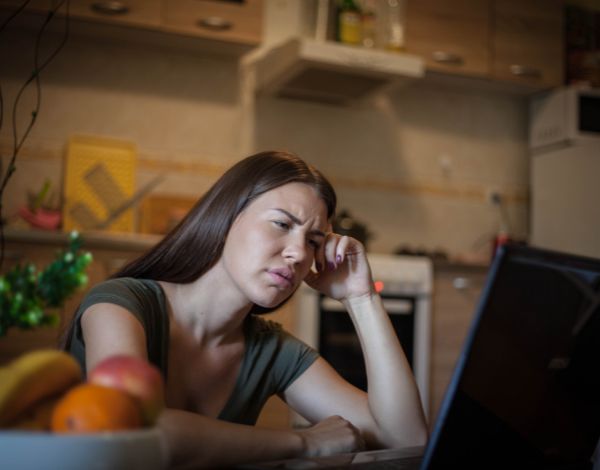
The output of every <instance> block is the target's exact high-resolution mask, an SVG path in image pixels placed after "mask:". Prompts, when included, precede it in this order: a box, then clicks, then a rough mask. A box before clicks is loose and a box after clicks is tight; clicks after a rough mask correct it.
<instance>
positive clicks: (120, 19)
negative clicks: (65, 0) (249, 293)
mask: <svg viewBox="0 0 600 470" xmlns="http://www.w3.org/2000/svg"><path fill="white" fill-rule="evenodd" d="M70 12H71V15H73V16H74V17H78V18H88V19H95V20H99V21H102V22H111V23H112V22H114V23H123V24H128V25H134V26H141V27H144V26H147V27H152V28H157V27H159V26H160V20H161V14H160V12H161V0H116V1H114V0H94V1H91V0H71V7H70Z"/></svg>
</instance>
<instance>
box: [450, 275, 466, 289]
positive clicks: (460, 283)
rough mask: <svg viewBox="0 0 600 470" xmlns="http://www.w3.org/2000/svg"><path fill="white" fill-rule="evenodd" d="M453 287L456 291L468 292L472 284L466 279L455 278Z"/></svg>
mask: <svg viewBox="0 0 600 470" xmlns="http://www.w3.org/2000/svg"><path fill="white" fill-rule="evenodd" d="M452 285H453V286H454V288H455V289H456V290H466V289H468V288H469V287H471V282H470V281H469V279H468V278H466V277H455V278H454V280H453V281H452Z"/></svg>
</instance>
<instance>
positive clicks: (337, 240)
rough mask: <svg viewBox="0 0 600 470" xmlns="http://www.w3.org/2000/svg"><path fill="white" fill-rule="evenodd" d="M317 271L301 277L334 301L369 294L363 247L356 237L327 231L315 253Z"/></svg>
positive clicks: (367, 270) (371, 284) (368, 275)
mask: <svg viewBox="0 0 600 470" xmlns="http://www.w3.org/2000/svg"><path fill="white" fill-rule="evenodd" d="M315 266H316V267H317V272H315V271H312V270H311V271H309V273H308V275H307V276H306V278H305V279H304V280H305V282H306V283H307V284H308V285H309V286H310V287H312V288H313V289H316V290H318V291H319V292H321V293H322V294H325V295H326V296H328V297H331V298H333V299H337V300H344V299H351V298H356V297H362V296H367V295H370V294H372V292H373V280H372V278H371V269H370V267H369V262H368V261H367V256H366V252H365V247H364V246H363V244H362V243H360V242H359V241H358V240H356V239H354V238H351V237H348V236H342V235H338V234H336V233H328V234H327V235H326V236H325V240H324V241H323V246H322V247H321V248H320V249H319V250H318V251H317V253H316V254H315Z"/></svg>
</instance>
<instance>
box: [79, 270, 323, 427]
mask: <svg viewBox="0 0 600 470" xmlns="http://www.w3.org/2000/svg"><path fill="white" fill-rule="evenodd" d="M97 303H113V304H117V305H120V306H122V307H124V308H126V309H127V310H129V311H130V312H131V313H132V314H133V315H135V317H136V318H137V319H138V320H139V321H140V322H141V324H142V326H143V327H144V330H145V332H146V347H147V352H148V359H149V360H150V362H152V363H153V364H155V365H156V366H157V367H158V368H159V369H160V370H161V372H162V374H163V377H165V379H166V377H168V370H167V364H168V353H169V316H168V313H167V303H166V299H165V294H164V292H163V290H162V288H161V287H160V284H158V283H157V282H156V281H152V280H147V279H133V278H117V279H110V280H108V281H104V282H102V283H100V284H98V285H96V286H95V287H93V288H92V289H91V290H90V292H89V293H88V294H87V295H86V297H85V298H84V300H83V302H82V303H81V305H80V306H79V308H78V310H77V312H76V313H75V315H76V319H75V330H74V332H73V336H72V340H71V343H70V345H69V352H70V353H71V354H73V356H74V357H75V358H76V359H77V360H78V361H79V363H80V364H81V366H82V368H83V370H84V371H85V343H84V339H83V334H82V330H81V315H82V313H83V312H84V311H85V310H86V309H87V308H88V307H90V306H91V305H94V304H97ZM244 335H245V340H246V350H245V353H244V358H243V361H242V366H241V369H240V372H239V375H238V378H237V381H236V384H235V387H234V389H233V392H232V394H231V396H230V397H229V400H228V401H227V404H226V405H225V407H224V408H223V410H222V411H221V413H220V415H219V419H221V420H226V421H231V422H235V423H242V424H254V423H255V422H256V419H257V418H258V415H259V414H260V411H261V409H262V407H263V405H264V404H265V402H266V401H267V399H268V398H269V397H270V396H271V395H274V394H277V393H280V392H283V391H284V390H285V389H286V388H287V387H288V386H289V385H290V384H291V383H292V382H293V381H294V380H295V379H297V378H298V377H299V376H300V375H302V373H303V372H304V371H305V370H306V369H308V367H309V366H310V365H311V364H312V363H313V362H314V361H315V360H316V359H317V357H318V353H317V352H316V351H315V350H314V349H312V348H311V347H310V346H308V345H306V344H305V343H303V342H302V341H300V340H299V339H297V338H295V337H293V336H292V335H290V334H289V333H287V332H286V331H284V330H283V329H282V327H281V325H279V324H277V323H275V322H272V321H268V320H265V319H263V318H261V317H258V316H255V315H249V316H248V317H247V318H246V321H245V323H244Z"/></svg>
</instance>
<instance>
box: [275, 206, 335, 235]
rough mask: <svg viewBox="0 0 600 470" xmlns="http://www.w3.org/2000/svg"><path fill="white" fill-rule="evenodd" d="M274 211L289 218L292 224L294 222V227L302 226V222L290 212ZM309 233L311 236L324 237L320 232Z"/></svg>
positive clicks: (278, 209)
mask: <svg viewBox="0 0 600 470" xmlns="http://www.w3.org/2000/svg"><path fill="white" fill-rule="evenodd" d="M275 210H276V211H278V212H281V213H283V214H285V215H286V216H288V217H289V218H290V220H291V221H292V222H294V223H295V224H296V225H302V221H301V220H300V219H299V218H298V217H296V216H295V215H294V214H291V213H290V212H288V211H286V210H285V209H280V208H278V207H276V208H275ZM310 233H311V234H312V235H316V236H318V237H324V236H325V233H324V232H321V230H311V231H310Z"/></svg>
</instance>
